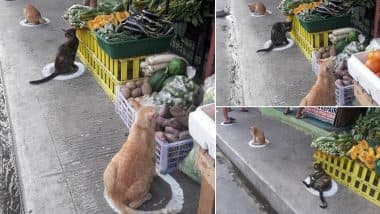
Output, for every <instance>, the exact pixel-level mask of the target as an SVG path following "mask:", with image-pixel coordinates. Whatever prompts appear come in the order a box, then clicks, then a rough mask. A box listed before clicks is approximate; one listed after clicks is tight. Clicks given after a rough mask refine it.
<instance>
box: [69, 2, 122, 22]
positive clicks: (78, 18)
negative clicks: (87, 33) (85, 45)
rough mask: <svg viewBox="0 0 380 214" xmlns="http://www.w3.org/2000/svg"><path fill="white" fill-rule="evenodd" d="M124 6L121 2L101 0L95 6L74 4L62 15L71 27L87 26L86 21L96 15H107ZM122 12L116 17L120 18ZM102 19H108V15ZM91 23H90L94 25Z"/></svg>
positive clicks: (120, 9) (118, 10)
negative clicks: (101, 0)
mask: <svg viewBox="0 0 380 214" xmlns="http://www.w3.org/2000/svg"><path fill="white" fill-rule="evenodd" d="M125 9H126V8H125V7H124V5H123V3H118V2H114V1H103V2H101V3H99V4H98V5H97V7H96V8H92V7H88V6H83V5H80V4H74V5H73V6H71V7H70V8H69V9H67V11H65V13H64V15H63V17H64V18H65V19H66V20H67V21H68V22H69V24H70V25H71V26H73V27H79V28H83V27H85V26H87V22H88V21H90V20H92V19H94V18H95V17H96V16H98V15H108V14H111V13H113V12H120V11H124V10H125ZM121 16H122V13H119V14H118V15H117V17H119V18H121ZM103 18H104V19H107V20H108V19H109V18H108V17H107V18H105V17H103ZM95 23H96V22H94V23H91V24H90V25H96V24H95Z"/></svg>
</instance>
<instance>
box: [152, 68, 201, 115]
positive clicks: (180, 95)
mask: <svg viewBox="0 0 380 214" xmlns="http://www.w3.org/2000/svg"><path fill="white" fill-rule="evenodd" d="M201 93H202V91H201V88H200V87H199V86H198V85H197V84H196V83H195V82H194V81H193V80H191V79H189V78H187V77H186V76H180V75H177V76H174V78H172V79H171V80H170V81H168V82H166V83H165V84H164V87H163V88H162V90H161V91H160V92H159V93H158V94H157V96H155V97H154V102H155V103H156V104H157V105H163V104H165V103H166V104H168V105H169V106H170V107H172V106H179V107H181V108H183V109H187V108H188V107H190V106H191V105H195V106H198V105H199V104H200V102H201V101H202V100H201Z"/></svg>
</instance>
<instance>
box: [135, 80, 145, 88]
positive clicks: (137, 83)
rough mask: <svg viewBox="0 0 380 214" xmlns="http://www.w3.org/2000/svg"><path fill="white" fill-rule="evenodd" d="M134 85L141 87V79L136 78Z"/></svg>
mask: <svg viewBox="0 0 380 214" xmlns="http://www.w3.org/2000/svg"><path fill="white" fill-rule="evenodd" d="M135 83H136V87H141V86H142V84H143V81H142V80H136V82H135Z"/></svg>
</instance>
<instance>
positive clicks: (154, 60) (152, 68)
mask: <svg viewBox="0 0 380 214" xmlns="http://www.w3.org/2000/svg"><path fill="white" fill-rule="evenodd" d="M177 58H180V57H179V56H178V55H176V54H166V53H165V54H157V55H152V56H149V57H147V58H146V59H145V61H144V62H141V64H140V67H141V69H142V72H143V73H144V75H145V76H152V74H153V73H154V72H156V71H158V70H162V69H165V68H167V67H168V65H169V63H171V64H172V65H171V66H170V67H171V68H168V69H169V70H168V72H169V73H172V71H174V70H173V69H172V68H173V66H174V64H176V62H175V61H177V60H178V59H177ZM181 59H182V58H180V59H179V60H181ZM172 61H173V62H172ZM181 61H182V62H179V63H183V64H184V70H182V69H181V72H180V73H178V74H185V71H186V70H185V69H186V65H187V63H186V62H185V61H184V60H183V59H182V60H181ZM174 67H175V66H174Z"/></svg>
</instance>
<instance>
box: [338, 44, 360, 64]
mask: <svg viewBox="0 0 380 214" xmlns="http://www.w3.org/2000/svg"><path fill="white" fill-rule="evenodd" d="M336 49H337V52H338V44H337V45H336ZM364 50H365V46H364V45H363V44H361V43H359V42H357V41H353V42H351V43H350V44H348V45H347V46H346V47H344V49H343V51H342V52H341V53H339V54H338V55H337V56H336V60H335V66H338V65H340V63H342V62H344V61H346V60H347V59H348V58H350V57H351V55H352V54H355V53H358V52H362V51H364Z"/></svg>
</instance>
